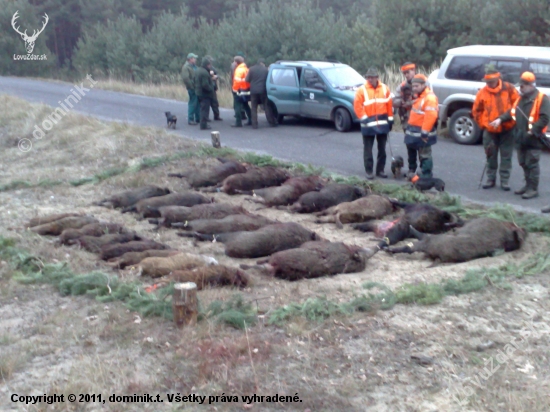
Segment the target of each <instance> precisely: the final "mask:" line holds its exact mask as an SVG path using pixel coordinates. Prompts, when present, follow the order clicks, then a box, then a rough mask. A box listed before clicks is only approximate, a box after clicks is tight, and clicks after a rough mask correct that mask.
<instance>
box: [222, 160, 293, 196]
mask: <svg viewBox="0 0 550 412" xmlns="http://www.w3.org/2000/svg"><path fill="white" fill-rule="evenodd" d="M288 178H289V174H288V171H286V170H284V169H279V168H277V167H271V166H266V167H254V168H252V169H249V170H248V171H247V172H246V173H239V174H236V175H232V176H229V177H228V178H226V179H225V180H224V181H223V184H222V191H223V192H225V193H227V194H229V195H234V194H236V193H237V192H236V191H237V190H255V189H261V188H263V187H270V186H279V185H281V184H282V183H283V182H284V181H285V180H287V179H288Z"/></svg>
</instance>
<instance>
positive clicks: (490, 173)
mask: <svg viewBox="0 0 550 412" xmlns="http://www.w3.org/2000/svg"><path fill="white" fill-rule="evenodd" d="M483 147H484V148H485V154H486V155H487V180H488V181H492V182H494V181H495V180H496V178H497V169H498V153H499V152H500V182H501V183H508V180H509V179H510V172H511V170H512V155H513V153H514V134H513V133H512V131H511V130H510V131H506V132H502V133H490V132H488V131H487V130H485V131H483Z"/></svg>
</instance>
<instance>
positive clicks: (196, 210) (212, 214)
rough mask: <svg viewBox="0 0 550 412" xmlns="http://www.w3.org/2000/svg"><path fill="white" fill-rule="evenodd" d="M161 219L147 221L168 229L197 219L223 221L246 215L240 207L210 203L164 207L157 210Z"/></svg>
mask: <svg viewBox="0 0 550 412" xmlns="http://www.w3.org/2000/svg"><path fill="white" fill-rule="evenodd" d="M159 213H160V215H161V217H160V218H159V219H156V220H155V219H151V220H149V222H150V223H152V224H157V225H159V226H164V227H170V226H171V224H172V223H185V222H189V221H191V220H197V219H223V218H224V217H226V216H230V215H236V214H240V213H246V211H245V210H244V209H243V208H242V206H233V205H230V204H227V203H212V204H204V205H195V206H191V207H185V206H164V207H161V208H159Z"/></svg>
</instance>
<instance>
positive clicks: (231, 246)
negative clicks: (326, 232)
mask: <svg viewBox="0 0 550 412" xmlns="http://www.w3.org/2000/svg"><path fill="white" fill-rule="evenodd" d="M310 240H319V236H317V234H315V233H314V232H312V231H310V230H308V229H306V228H304V227H302V226H300V225H299V224H298V223H294V222H292V223H276V224H273V225H269V226H265V227H262V228H261V229H258V230H256V231H254V232H240V233H238V234H237V235H235V236H232V237H229V239H228V240H227V241H226V242H225V254H226V255H227V256H231V257H235V258H257V257H262V256H268V255H271V254H273V253H275V252H279V251H281V250H285V249H291V248H294V247H298V246H300V245H301V244H302V243H305V242H308V241H310Z"/></svg>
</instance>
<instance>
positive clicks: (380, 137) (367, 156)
mask: <svg viewBox="0 0 550 412" xmlns="http://www.w3.org/2000/svg"><path fill="white" fill-rule="evenodd" d="M374 139H376V141H377V142H378V155H377V156H376V173H380V172H383V171H384V168H385V167H386V141H387V140H388V135H387V134H377V135H376V136H363V163H364V164H365V172H367V173H372V167H373V165H374V159H373V156H372V147H373V146H374Z"/></svg>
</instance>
